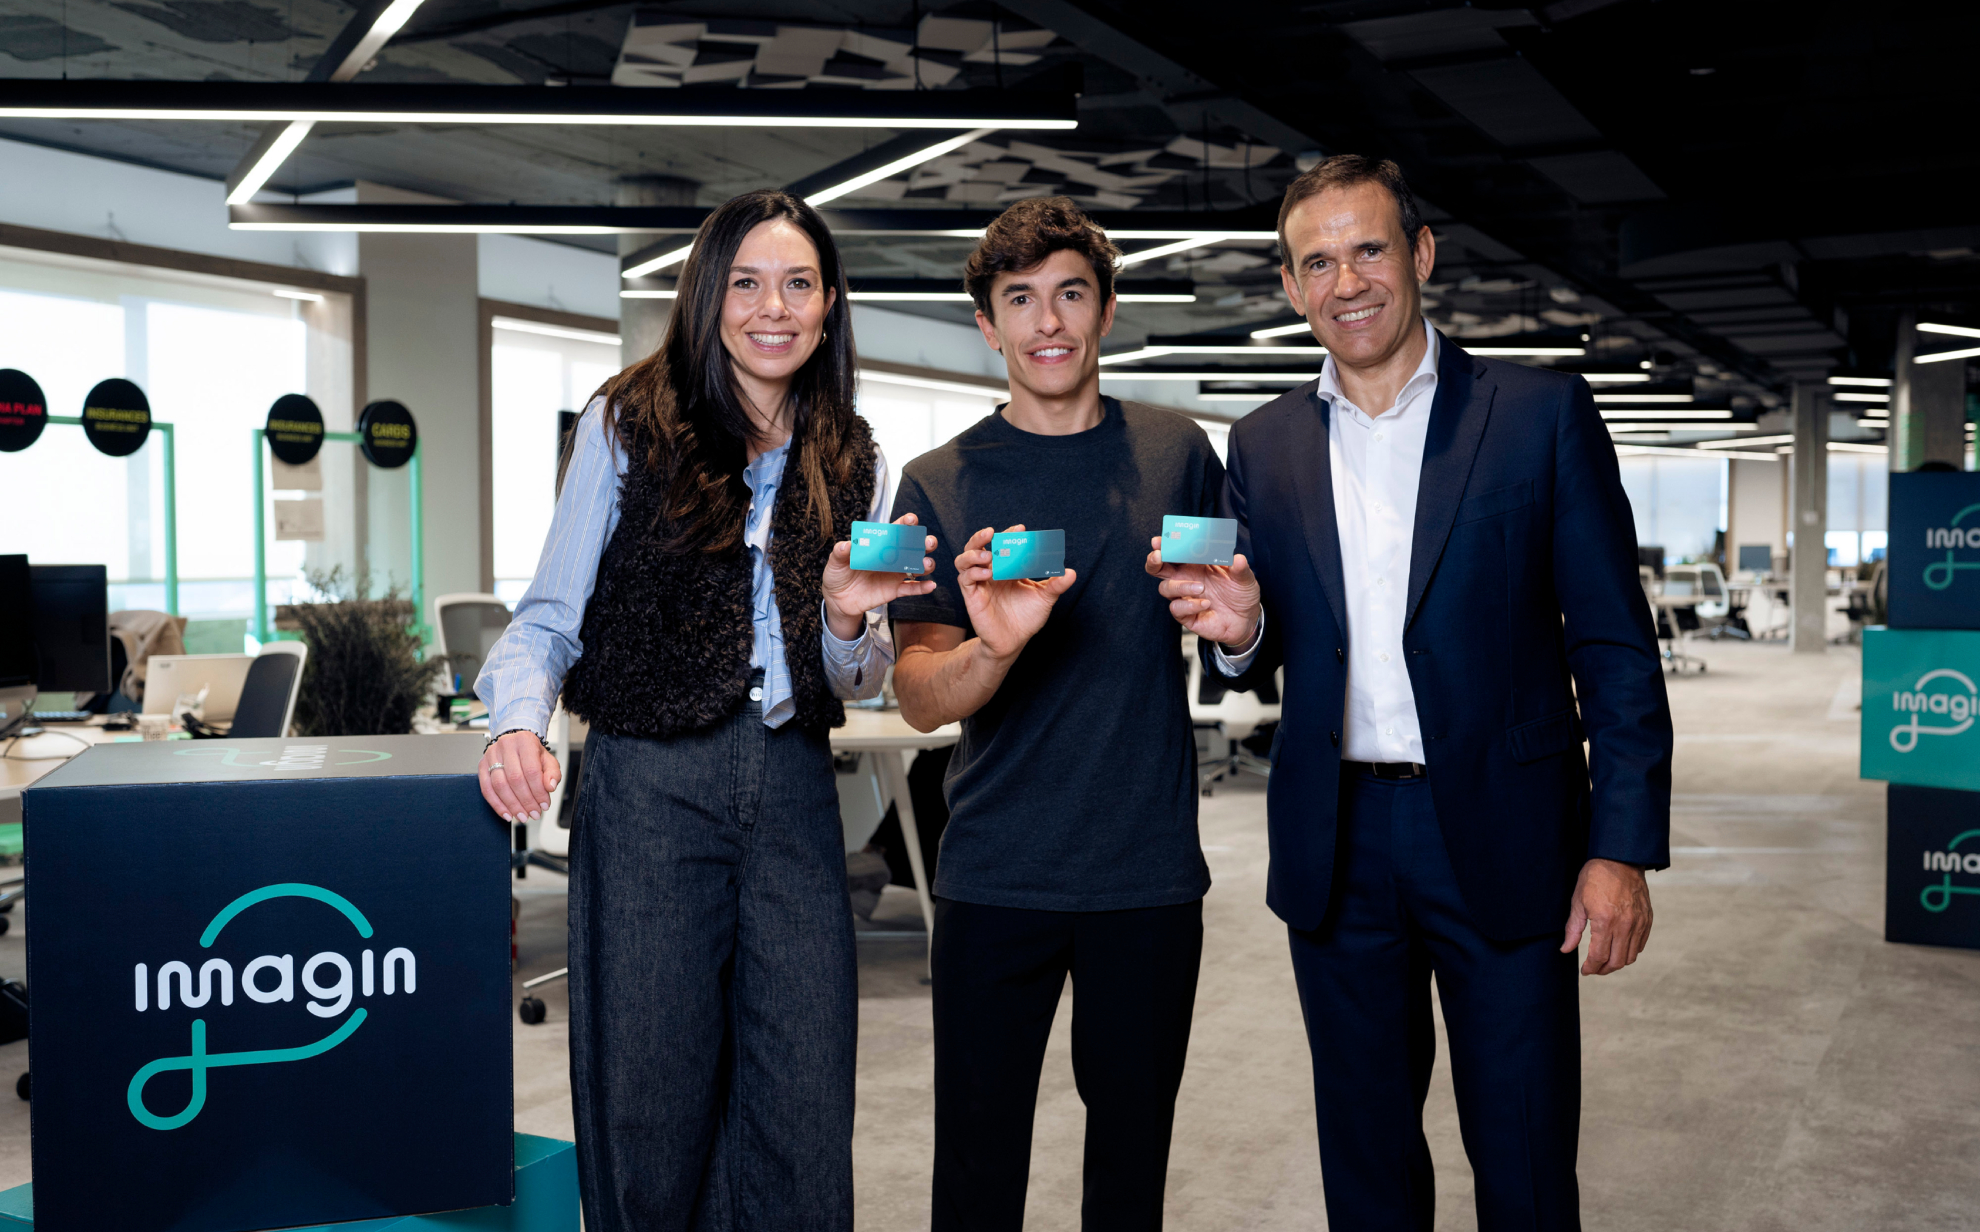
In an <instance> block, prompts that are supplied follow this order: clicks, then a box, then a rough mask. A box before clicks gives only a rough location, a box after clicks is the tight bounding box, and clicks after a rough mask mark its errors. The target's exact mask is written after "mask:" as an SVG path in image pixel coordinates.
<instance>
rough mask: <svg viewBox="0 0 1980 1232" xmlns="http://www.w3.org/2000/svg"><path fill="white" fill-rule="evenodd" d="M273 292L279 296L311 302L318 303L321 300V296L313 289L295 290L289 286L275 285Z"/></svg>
mask: <svg viewBox="0 0 1980 1232" xmlns="http://www.w3.org/2000/svg"><path fill="white" fill-rule="evenodd" d="M275 294H277V295H279V296H281V297H282V298H283V299H299V300H303V301H305V302H307V303H311V304H320V303H322V302H323V297H322V296H321V295H318V294H317V293H316V292H314V291H296V290H292V289H291V288H289V287H276V288H275Z"/></svg>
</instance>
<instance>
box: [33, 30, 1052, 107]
mask: <svg viewBox="0 0 1980 1232" xmlns="http://www.w3.org/2000/svg"><path fill="white" fill-rule="evenodd" d="M402 7H403V6H402V5H400V4H395V5H393V7H392V9H390V10H387V16H391V15H392V14H394V13H396V12H397V11H398V10H400V9H401V8H402ZM381 22H382V19H381ZM375 35H376V30H375V29H374V31H373V33H372V35H368V36H367V38H369V37H375ZM656 102H658V103H659V104H660V105H659V106H656V105H655V104H656ZM1076 106H1077V102H1076V99H1075V98H1074V96H1073V95H1072V94H1070V93H1067V92H1060V91H1051V92H1039V93H1035V94H1034V93H1029V92H1025V91H1002V92H998V91H988V90H953V91H952V90H930V91H925V92H924V91H892V90H855V91H844V90H833V91H815V90H814V91H804V92H784V91H775V90H720V91H707V92H702V91H680V90H675V91H669V92H668V94H667V97H666V98H665V99H664V100H661V99H656V96H655V95H653V94H651V93H648V92H644V91H635V90H628V89H625V88H624V87H618V86H562V87H549V86H498V85H460V84H453V83H448V84H444V85H442V84H428V83H424V82H417V83H403V82H388V83H361V84H360V83H340V82H257V81H105V80H100V79H96V80H87V81H84V80H78V81H53V80H47V79H40V78H35V79H22V78H17V79H12V80H6V81H0V118H8V119H38V120H213V121H219V122H226V123H250V124H252V123H263V122H267V121H271V120H283V121H287V120H328V121H335V122H337V123H344V124H564V125H604V126H610V127H621V126H629V127H639V128H682V127H688V128H710V127H712V128H763V129H777V128H891V129H949V130H963V129H979V128H992V129H996V128H1008V129H1027V130H1057V131H1065V130H1070V129H1074V128H1077V127H1079V120H1078V119H1077V117H1076V112H1075V108H1076Z"/></svg>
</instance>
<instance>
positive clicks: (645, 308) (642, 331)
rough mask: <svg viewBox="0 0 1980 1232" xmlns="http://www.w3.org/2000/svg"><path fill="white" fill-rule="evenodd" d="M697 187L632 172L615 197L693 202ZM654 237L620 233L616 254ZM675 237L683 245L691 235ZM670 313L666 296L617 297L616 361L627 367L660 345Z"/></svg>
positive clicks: (635, 248) (623, 200)
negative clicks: (617, 348) (621, 298)
mask: <svg viewBox="0 0 1980 1232" xmlns="http://www.w3.org/2000/svg"><path fill="white" fill-rule="evenodd" d="M700 190H701V185H700V184H697V183H696V182H695V181H693V180H688V179H683V178H681V177H680V176H677V175H634V176H627V177H625V178H624V179H622V180H620V181H619V184H618V191H617V193H616V194H615V200H616V203H617V204H619V205H693V204H694V198H695V194H696V193H698V192H699V191H700ZM658 238H659V237H658V236H655V235H653V234H651V233H648V234H641V235H621V236H620V237H619V255H620V256H621V257H625V256H630V255H631V254H633V253H635V252H638V251H639V250H640V249H642V248H645V247H647V246H649V245H651V244H652V243H653V242H654V240H656V239H658ZM676 238H678V240H679V242H680V243H682V244H686V243H688V242H689V241H690V239H691V238H692V237H690V236H685V235H684V236H679V237H676ZM669 272H670V273H679V272H680V266H678V265H676V266H675V267H674V268H673V269H672V270H671V271H669ZM673 314H674V301H673V300H670V299H627V300H620V301H619V362H620V363H621V364H624V365H625V366H627V367H631V366H632V365H634V364H636V363H638V362H639V361H640V360H642V359H645V358H646V357H647V356H648V355H651V354H653V352H654V350H655V349H656V348H657V347H659V345H660V339H661V336H662V335H664V334H665V333H666V332H667V321H668V319H669V318H670V317H672V316H673Z"/></svg>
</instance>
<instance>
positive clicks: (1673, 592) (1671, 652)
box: [1651, 565, 1729, 676]
mask: <svg viewBox="0 0 1980 1232" xmlns="http://www.w3.org/2000/svg"><path fill="white" fill-rule="evenodd" d="M1702 567H1705V566H1694V565H1684V566H1677V565H1673V566H1671V568H1670V569H1669V570H1668V571H1667V572H1666V573H1665V575H1664V583H1663V586H1662V588H1661V589H1662V597H1663V599H1664V602H1662V603H1659V602H1656V601H1655V598H1654V597H1653V598H1652V602H1651V614H1652V615H1653V616H1654V617H1655V618H1656V621H1657V640H1658V641H1660V642H1662V643H1663V644H1664V652H1663V659H1664V664H1665V666H1666V667H1668V668H1669V669H1670V670H1671V672H1672V673H1673V674H1675V675H1679V676H1682V675H1684V673H1685V672H1686V671H1687V670H1689V671H1696V672H1703V671H1704V670H1705V660H1703V659H1701V658H1699V657H1698V656H1696V655H1691V654H1686V653H1685V651H1684V649H1683V647H1682V645H1681V643H1682V642H1683V640H1684V639H1685V638H1686V637H1687V636H1689V635H1691V634H1694V633H1697V632H1699V631H1700V630H1701V629H1703V628H1704V627H1705V622H1704V620H1703V619H1702V618H1701V610H1702V611H1703V612H1704V613H1705V614H1706V615H1709V616H1711V617H1712V618H1713V619H1714V620H1715V621H1717V622H1721V623H1722V622H1723V621H1724V620H1725V617H1726V612H1727V610H1728V607H1729V604H1728V603H1727V601H1726V597H1725V593H1726V591H1725V586H1724V584H1723V583H1722V584H1721V585H1720V586H1719V597H1718V600H1717V601H1716V602H1714V601H1712V600H1711V598H1710V596H1709V595H1707V594H1706V593H1705V590H1704V583H1703V581H1702V579H1701V578H1700V575H1699V569H1700V568H1702ZM1711 568H1712V572H1713V574H1714V575H1715V576H1716V575H1717V573H1718V569H1717V568H1716V567H1711ZM1688 598H1696V599H1697V600H1698V602H1696V603H1687V604H1683V605H1680V606H1672V605H1671V603H1670V602H1669V601H1670V600H1672V599H1688Z"/></svg>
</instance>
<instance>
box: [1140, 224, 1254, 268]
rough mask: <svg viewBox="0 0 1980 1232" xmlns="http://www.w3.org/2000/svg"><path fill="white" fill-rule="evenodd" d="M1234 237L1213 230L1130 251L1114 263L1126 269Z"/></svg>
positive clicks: (1227, 233)
mask: <svg viewBox="0 0 1980 1232" xmlns="http://www.w3.org/2000/svg"><path fill="white" fill-rule="evenodd" d="M1112 238H1115V239H1119V238H1121V233H1120V232H1114V233H1113V236H1112ZM1232 238H1234V237H1233V236H1232V235H1231V234H1230V233H1229V232H1225V231H1212V232H1210V233H1209V234H1207V235H1196V236H1191V237H1189V238H1188V239H1180V240H1176V241H1175V242H1173V243H1169V244H1157V245H1156V246H1155V247H1153V248H1144V249H1142V250H1141V251H1139V252H1131V253H1128V254H1127V255H1125V256H1123V257H1122V258H1121V259H1120V260H1119V261H1117V262H1115V263H1114V265H1115V268H1117V269H1126V268H1127V267H1128V266H1130V265H1138V264H1140V263H1141V262H1143V261H1152V260H1154V259H1155V258H1156V257H1167V256H1172V255H1174V254H1175V253H1179V252H1188V251H1190V250H1191V249H1195V248H1207V247H1209V246H1210V245H1211V244H1215V243H1217V242H1218V241H1220V240H1228V239H1232Z"/></svg>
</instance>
